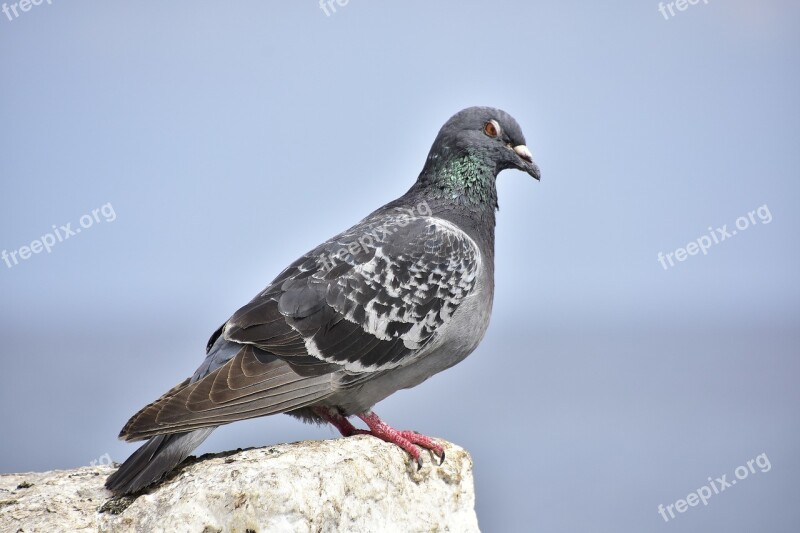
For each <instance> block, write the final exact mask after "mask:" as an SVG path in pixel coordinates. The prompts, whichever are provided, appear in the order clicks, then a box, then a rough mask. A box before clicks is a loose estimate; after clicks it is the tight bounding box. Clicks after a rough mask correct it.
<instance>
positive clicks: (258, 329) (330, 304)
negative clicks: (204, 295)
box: [222, 209, 481, 375]
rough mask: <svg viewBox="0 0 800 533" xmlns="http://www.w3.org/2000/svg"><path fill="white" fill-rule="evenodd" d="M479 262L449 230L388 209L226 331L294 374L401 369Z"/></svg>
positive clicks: (466, 241)
mask: <svg viewBox="0 0 800 533" xmlns="http://www.w3.org/2000/svg"><path fill="white" fill-rule="evenodd" d="M480 262H481V256H480V252H479V250H478V247H477V245H476V244H475V242H474V241H473V240H472V239H471V238H470V237H469V236H468V235H467V234H466V233H464V232H463V231H462V230H460V229H459V228H457V227H456V226H454V225H453V224H451V223H449V222H447V221H445V220H442V219H438V218H434V217H422V216H413V215H409V214H408V213H407V212H403V211H402V210H401V209H395V210H394V211H391V212H389V213H383V214H381V215H380V216H374V217H372V218H367V219H365V220H364V221H362V222H361V223H359V224H358V225H356V226H354V227H353V228H351V229H350V230H348V231H346V232H344V233H342V234H340V235H339V236H337V237H335V238H334V239H331V240H330V241H328V242H326V243H324V244H323V245H321V246H320V247H318V248H317V249H315V250H313V251H312V252H310V253H309V254H306V255H305V256H303V257H302V258H300V259H299V260H298V261H296V262H295V263H294V264H292V265H291V266H290V267H289V268H287V269H286V270H285V271H284V272H283V273H282V274H281V275H280V276H278V278H277V279H276V280H275V281H274V282H273V283H272V284H271V285H270V286H268V287H267V288H266V289H265V290H264V291H262V292H261V294H259V295H258V296H257V297H256V298H254V299H253V300H252V301H251V302H250V303H249V304H247V305H246V306H244V307H242V308H241V309H240V310H239V311H237V312H236V313H235V314H234V315H233V317H231V319H230V320H229V321H228V322H227V323H226V324H225V326H224V327H223V330H222V336H223V337H224V338H225V339H226V340H229V341H233V342H237V343H242V344H250V345H254V346H256V347H258V348H260V349H262V350H264V351H267V352H269V353H272V354H275V355H276V356H277V357H279V358H281V359H283V360H284V361H286V362H287V363H288V364H289V365H291V366H292V368H294V369H295V370H296V371H297V372H298V373H301V374H304V375H320V374H322V373H326V372H330V371H331V370H332V369H338V368H343V369H344V370H346V371H348V372H351V373H361V372H366V373H372V372H379V371H384V370H388V369H391V368H395V367H398V366H402V365H404V364H407V363H408V362H410V361H411V360H413V359H414V358H415V357H417V356H418V354H419V353H420V351H421V349H422V348H423V347H424V346H425V345H426V344H427V343H429V342H430V341H431V339H432V338H434V336H435V333H436V330H437V328H439V327H441V326H442V325H443V324H445V323H447V321H448V320H449V319H450V317H452V316H453V313H454V312H455V311H456V310H457V309H458V306H459V305H460V304H461V302H463V301H464V298H466V297H467V295H469V294H470V292H471V291H472V290H473V288H474V286H475V283H476V280H477V273H478V270H479V268H480Z"/></svg>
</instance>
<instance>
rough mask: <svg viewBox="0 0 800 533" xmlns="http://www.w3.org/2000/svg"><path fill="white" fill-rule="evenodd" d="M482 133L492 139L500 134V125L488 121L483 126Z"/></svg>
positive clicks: (493, 121) (494, 121)
mask: <svg viewBox="0 0 800 533" xmlns="http://www.w3.org/2000/svg"><path fill="white" fill-rule="evenodd" d="M483 133H485V134H486V135H488V136H489V137H491V138H492V139H494V138H495V137H497V136H498V135H499V134H500V124H498V123H497V121H496V120H490V121H489V122H487V123H486V124H484V125H483Z"/></svg>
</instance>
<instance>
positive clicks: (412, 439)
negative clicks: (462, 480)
mask: <svg viewBox="0 0 800 533" xmlns="http://www.w3.org/2000/svg"><path fill="white" fill-rule="evenodd" d="M314 412H316V413H317V414H318V415H319V416H321V417H322V418H324V419H325V420H327V421H328V422H330V423H331V424H333V425H334V426H335V427H336V429H338V430H339V433H341V434H342V435H344V436H345V437H349V436H351V435H372V436H373V437H378V438H379V439H381V440H384V441H386V442H391V443H392V444H396V445H397V446H399V447H400V448H402V449H404V450H405V451H406V452H408V454H409V455H410V456H411V457H413V458H414V460H415V461H416V462H417V464H418V465H419V466H420V467H421V466H422V458H421V457H420V449H419V447H420V446H421V447H423V448H426V449H428V450H430V451H431V452H432V453H433V454H434V455H436V456H437V457H438V458H439V459H440V462H439V464H442V463H443V462H444V448H443V447H442V445H440V444H438V443H437V442H436V441H434V440H433V439H432V438H430V437H427V436H425V435H420V434H419V433H416V432H414V431H400V430H397V429H394V428H393V427H392V426H390V425H389V424H387V423H386V422H384V421H383V420H381V419H380V417H379V416H378V415H376V414H375V413H373V412H372V411H367V412H366V413H361V414H359V415H357V416H358V418H360V419H361V420H363V421H364V423H366V424H367V427H369V430H365V429H358V428H356V427H355V426H353V424H351V423H350V421H349V420H347V418H345V417H343V416H342V415H340V414H339V413H337V412H336V411H335V410H333V409H326V408H324V407H317V408H315V409H314Z"/></svg>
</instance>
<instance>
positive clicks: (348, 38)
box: [0, 0, 800, 532]
mask: <svg viewBox="0 0 800 533" xmlns="http://www.w3.org/2000/svg"><path fill="white" fill-rule="evenodd" d="M11 13H12V16H11V19H9V16H7V15H4V14H3V13H2V12H0V72H1V73H2V74H1V75H2V79H3V83H2V84H0V124H2V128H0V146H2V152H0V153H2V157H0V178H2V184H3V194H2V195H0V251H2V250H6V251H7V252H8V253H11V252H16V253H17V256H16V257H17V258H18V260H17V264H13V261H11V260H9V261H10V262H11V266H9V265H8V263H6V262H5V260H2V259H0V294H2V307H0V309H1V310H0V313H2V316H0V324H2V325H0V335H2V339H3V346H4V349H3V351H2V354H3V355H2V364H3V371H2V372H0V405H2V408H1V410H0V428H2V435H3V437H2V439H0V441H1V442H2V444H0V446H2V451H3V453H2V454H0V472H15V471H26V470H46V469H53V468H69V467H77V466H81V465H87V464H89V463H90V461H92V460H94V459H97V458H98V457H100V456H102V455H103V454H105V453H108V454H109V455H110V456H111V457H112V458H113V459H114V460H116V461H121V460H123V459H125V458H126V457H127V455H128V454H129V453H131V452H132V451H133V450H134V446H133V445H126V444H124V443H121V442H119V441H117V440H116V435H117V433H118V431H119V429H120V428H121V426H122V425H123V423H124V422H125V421H126V420H127V418H128V417H129V416H130V415H131V414H133V413H134V412H135V411H136V410H137V409H139V408H140V407H141V406H143V405H144V404H146V403H148V402H149V401H151V400H153V399H154V398H156V397H157V396H159V395H160V394H161V393H163V392H164V391H166V390H167V389H168V388H170V387H171V386H173V385H174V384H176V383H178V382H179V381H180V380H182V379H183V378H184V377H186V376H188V375H189V374H191V373H192V372H193V371H194V369H195V368H196V366H197V365H198V364H199V363H200V362H201V360H202V357H203V349H204V347H205V342H206V340H207V338H208V336H209V335H210V334H211V332H213V331H214V330H215V329H216V328H217V327H218V326H219V324H221V323H222V322H223V321H224V320H226V319H227V318H228V317H229V316H230V315H231V314H232V313H233V312H234V311H235V310H236V309H237V308H238V307H239V306H241V305H243V304H244V303H246V302H247V301H248V300H249V299H250V298H251V297H252V296H253V295H255V294H256V292H257V291H259V290H260V289H261V288H263V286H265V285H266V284H267V283H268V282H269V281H270V280H271V279H272V278H273V277H274V276H275V275H276V274H277V273H278V272H279V271H280V270H281V269H282V268H283V267H284V266H286V265H287V264H288V263H290V262H291V261H292V260H294V259H295V258H296V257H297V256H299V255H300V254H301V253H303V252H305V251H307V250H308V249H310V248H312V247H313V246H314V245H316V244H317V243H318V242H320V241H322V240H324V239H326V238H328V237H330V236H331V235H333V234H335V233H337V232H339V231H341V230H342V229H345V228H347V227H349V226H350V225H351V224H352V223H354V222H356V221H357V220H359V219H360V218H361V217H363V216H364V215H365V214H367V213H369V212H370V211H371V210H373V209H374V208H375V207H378V206H379V205H382V204H383V203H385V202H387V201H389V200H392V199H393V198H395V197H396V196H398V195H400V194H402V193H403V192H405V190H407V188H408V187H409V186H410V185H411V183H413V181H414V179H415V178H416V176H417V174H418V173H419V171H420V169H421V168H422V164H423V162H424V158H425V156H426V154H427V151H428V149H429V147H430V144H431V142H432V141H433V139H434V137H435V135H436V132H437V131H438V128H439V127H440V126H441V124H442V123H444V121H445V120H446V119H447V118H449V117H450V116H451V115H452V114H453V113H455V112H456V111H458V110H460V109H462V108H464V107H467V106H470V105H491V106H495V107H500V108H503V109H505V110H506V111H508V112H509V113H511V114H512V115H513V116H514V117H515V118H516V119H517V120H518V122H519V123H520V125H521V126H522V129H523V131H524V132H525V135H526V137H527V141H528V146H529V147H530V148H531V151H532V152H533V155H534V159H535V160H536V161H537V163H538V164H539V166H540V167H541V169H542V181H541V182H540V183H537V182H535V181H534V180H531V179H530V178H529V177H528V176H526V175H525V174H522V173H515V172H512V171H507V172H505V173H503V174H502V175H501V176H500V178H499V180H498V189H499V194H500V207H501V209H500V213H499V214H498V227H497V251H496V260H497V271H496V288H497V292H496V296H495V304H494V305H495V309H494V315H493V318H492V324H491V326H490V328H489V332H488V333H487V336H486V338H485V341H484V343H483V344H482V345H481V346H480V347H479V348H478V350H477V351H476V352H475V353H474V354H473V355H472V356H470V357H469V358H468V359H467V360H466V361H464V362H463V363H461V364H459V365H458V366H456V367H454V368H452V369H450V370H448V371H447V372H444V373H442V374H440V375H438V376H436V377H434V378H432V379H431V380H429V381H428V382H426V383H425V384H423V385H421V386H420V387H417V388H416V389H413V390H409V391H403V392H400V393H398V394H396V395H394V396H392V397H391V398H389V399H387V400H385V401H384V402H382V403H381V404H379V405H378V406H377V407H376V411H377V412H378V413H380V414H381V415H382V416H383V417H384V418H385V419H386V420H387V421H389V422H391V423H392V424H393V425H395V426H397V427H409V428H413V429H417V430H419V431H421V432H424V433H428V434H432V435H437V436H441V437H443V438H447V439H448V440H451V441H454V442H456V443H458V444H460V445H462V446H464V447H465V448H467V449H468V450H469V451H470V452H471V453H472V455H473V457H474V459H475V475H476V486H477V495H478V514H479V520H480V522H481V525H482V527H483V528H484V529H485V530H487V531H530V530H537V531H539V530H541V531H576V530H592V531H655V530H657V528H661V527H664V528H665V530H666V529H669V530H670V531H673V532H678V531H705V530H708V529H710V528H726V529H727V530H730V531H751V530H754V529H756V528H758V529H761V530H765V531H766V530H769V531H774V532H781V531H787V532H788V531H794V527H796V523H797V521H798V519H800V514H798V513H800V511H798V510H797V506H796V505H794V503H793V502H794V499H793V496H794V495H796V479H797V477H798V475H800V459H798V457H797V453H796V452H797V449H798V445H799V444H800V435H799V434H798V429H797V428H798V427H800V426H799V425H798V422H800V416H798V409H797V407H798V400H800V393H798V388H797V385H796V381H797V380H796V378H797V375H798V371H800V362H798V356H799V355H800V354H799V353H798V346H800V343H798V341H800V328H799V327H798V326H800V307H799V306H798V296H800V283H798V281H797V279H798V278H797V272H798V267H799V266H800V254H799V253H798V252H800V250H799V249H798V236H799V234H800V213H798V210H797V209H796V205H797V200H798V193H799V192H800V189H799V188H798V178H800V176H799V175H798V168H800V150H798V146H800V101H799V100H798V98H797V95H798V94H800V76H798V72H799V71H800V69H798V67H800V46H798V45H800V34H798V32H797V28H798V22H800V6H799V5H798V4H796V3H794V2H789V1H779V0H766V1H763V2H754V1H745V0H731V1H728V2H721V1H719V0H710V1H709V2H708V3H705V2H704V1H700V2H699V3H697V4H695V5H688V4H687V7H686V9H685V10H683V11H679V10H677V8H675V16H673V17H670V18H669V19H665V18H664V16H663V15H662V14H661V13H660V12H659V9H658V3H657V2H641V1H640V2H633V1H622V2H615V3H610V2H588V1H587V2H571V3H545V2H527V3H523V2H495V3H491V4H490V3H487V2H437V3H435V4H433V5H432V4H431V3H424V2H418V1H407V2H394V3H387V4H377V3H374V2H373V3H370V2H363V1H362V0H350V1H349V2H347V3H346V5H344V6H338V7H337V10H336V12H335V13H334V12H330V13H329V14H328V15H326V14H325V12H324V11H323V10H322V9H320V6H319V4H318V3H316V2H313V1H310V0H309V1H304V2H293V3H288V2H286V3H273V4H269V5H267V4H264V3H258V2H253V1H245V2H238V3H236V4H235V5H231V4H220V3H209V2H191V3H190V2H188V1H178V2H170V3H169V4H163V3H156V2H141V3H136V4H134V3H125V2H119V1H106V2H82V3H79V4H76V3H67V2H60V1H58V0H53V1H52V2H51V3H50V4H48V3H47V2H46V1H45V2H44V3H42V4H40V5H38V6H32V7H31V8H30V9H29V10H28V11H26V12H22V11H18V13H19V16H17V17H13V12H11ZM104 206H106V207H105V213H108V214H109V215H110V213H111V212H112V211H113V213H114V216H113V217H111V216H105V215H104V211H103V207H104ZM107 206H111V207H107ZM764 206H766V207H764ZM759 208H761V213H763V214H765V213H766V212H767V211H768V212H769V214H770V217H769V219H770V221H769V223H764V221H765V219H766V217H762V218H759V216H758V209H759ZM93 210H97V211H96V213H93ZM750 212H756V214H755V215H753V218H750V219H749V222H748V223H747V227H746V228H745V229H740V230H738V231H737V233H736V234H735V235H732V234H731V236H730V237H728V238H726V239H725V240H724V241H722V242H719V243H718V244H713V245H712V246H710V247H708V249H707V253H706V254H702V253H698V252H697V251H696V253H695V254H694V255H688V253H687V254H686V256H683V254H681V256H682V257H684V260H683V261H677V260H675V262H674V266H671V267H669V268H667V269H665V268H664V267H663V266H662V263H660V262H659V259H658V254H659V253H662V254H667V253H672V254H673V257H676V255H675V254H678V253H679V252H677V250H678V249H680V248H683V249H687V248H688V245H689V243H692V242H698V239H701V238H702V237H704V236H709V235H718V234H719V233H718V231H717V230H718V229H722V228H723V227H724V226H726V227H727V232H728V233H730V232H731V231H732V230H735V229H736V223H737V221H740V217H745V218H747V217H748V213H750ZM85 216H88V217H89V218H84V217H85ZM112 218H113V220H112ZM739 223H740V225H744V223H742V222H741V221H740V222H739ZM66 225H70V229H71V230H72V231H75V230H76V229H78V228H80V229H81V232H80V233H77V232H75V234H74V235H71V236H70V237H69V238H67V239H64V240H61V241H59V240H58V239H56V243H55V244H53V245H52V246H51V250H50V252H49V253H48V252H47V250H45V249H42V250H40V251H39V253H33V252H32V251H31V252H29V253H30V255H29V257H28V258H27V259H22V258H21V257H22V255H28V253H25V254H23V252H24V250H21V248H23V247H28V248H31V246H32V243H33V242H34V241H42V240H43V238H44V236H45V235H46V234H53V233H55V232H61V234H62V238H63V237H64V235H65V234H66V231H62V226H66ZM54 226H55V227H54ZM709 228H710V229H709ZM44 240H46V238H44ZM9 257H10V256H9ZM334 436H335V433H334V431H333V430H330V429H327V428H316V427H312V426H305V425H302V424H300V423H298V422H296V421H295V420H293V419H290V418H288V417H272V418H270V419H259V420H255V421H248V422H242V423H237V424H234V425H231V426H228V427H225V428H221V429H220V430H218V431H217V432H215V433H214V434H213V435H212V437H211V438H209V440H208V441H207V442H206V443H205V444H204V445H203V446H202V447H201V448H200V449H199V450H198V452H199V453H203V452H208V451H222V450H226V449H231V448H236V447H244V446H261V445H268V444H271V443H275V442H289V441H294V440H300V439H306V438H331V437H334ZM761 453H766V454H767V456H768V457H769V459H770V460H771V464H772V468H771V469H770V470H769V471H768V472H763V473H762V472H759V473H757V474H753V475H752V476H750V477H748V478H747V480H746V481H745V480H743V481H741V482H740V484H739V485H737V486H736V487H734V488H732V489H731V490H729V491H726V492H723V493H721V494H719V495H716V496H714V498H712V499H711V500H710V501H709V503H708V505H707V506H702V505H701V506H698V507H691V508H689V509H688V510H686V511H685V512H684V513H681V514H678V515H677V516H676V517H675V518H674V519H671V520H670V521H669V523H667V524H665V522H664V520H663V519H662V517H661V516H660V515H659V513H658V511H657V506H658V505H659V504H663V505H667V504H670V503H674V502H675V501H676V500H678V499H680V498H685V497H686V495H687V494H688V493H689V492H691V491H694V490H696V489H698V488H700V486H701V485H703V484H704V483H707V478H708V477H717V476H720V475H722V474H725V473H727V474H728V477H729V478H730V477H731V476H732V475H733V472H734V470H735V468H736V467H738V466H739V465H742V464H745V463H746V461H747V460H750V459H752V458H754V457H756V456H758V455H759V454H761ZM661 524H664V525H663V526H662V525H661Z"/></svg>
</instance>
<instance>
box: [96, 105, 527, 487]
mask: <svg viewBox="0 0 800 533" xmlns="http://www.w3.org/2000/svg"><path fill="white" fill-rule="evenodd" d="M505 169H518V170H522V171H524V172H526V173H528V174H530V175H531V176H532V177H534V178H535V179H537V180H539V179H540V172H539V168H538V167H537V166H536V164H535V163H534V161H533V157H532V156H531V152H530V150H529V149H528V147H527V146H526V143H525V138H524V136H523V134H522V130H521V129H520V127H519V125H518V124H517V121H516V120H514V118H512V117H511V115H509V114H508V113H506V112H505V111H502V110H499V109H495V108H491V107H470V108H467V109H464V110H462V111H460V112H458V113H456V114H455V115H453V116H452V117H451V118H450V119H449V120H448V121H447V122H446V123H445V124H444V126H442V128H441V130H440V131H439V133H438V135H437V136H436V139H435V140H434V142H433V145H432V147H431V149H430V152H429V154H428V157H427V159H426V161H425V164H424V166H423V168H422V172H421V173H420V174H419V177H418V178H417V180H416V182H415V183H414V184H413V186H412V187H411V188H410V189H409V190H408V192H406V193H405V194H404V195H402V196H401V197H399V198H397V199H396V200H394V201H392V202H389V203H388V204H386V205H384V206H383V207H381V208H379V209H377V210H376V211H374V212H372V213H371V214H370V215H368V216H367V217H366V218H364V219H363V220H361V221H360V222H358V223H357V224H356V225H355V226H353V227H351V228H350V229H348V230H346V231H344V232H342V233H340V234H338V235H336V236H335V237H333V238H331V239H329V240H327V241H326V242H324V243H322V244H320V245H319V246H317V247H316V248H314V249H313V250H311V251H310V252H308V253H306V254H304V255H303V256H301V257H300V258H299V259H297V260H296V261H295V262H294V263H292V264H291V265H289V266H288V267H287V268H286V269H285V270H284V271H283V272H281V273H280V274H279V275H278V277H276V278H275V279H274V280H273V281H272V282H271V283H270V284H269V285H267V287H266V288H265V289H264V290H263V291H261V292H260V293H258V295H256V297H255V298H253V299H252V300H251V301H250V303H248V304H246V305H245V306H244V307H242V308H241V309H239V310H238V311H236V312H235V313H234V314H233V316H231V317H230V319H228V321H227V322H225V323H224V324H223V325H222V326H220V328H219V329H217V331H216V332H214V334H213V335H212V336H211V338H210V340H209V341H208V345H207V348H206V357H205V359H204V360H203V363H202V364H201V365H200V367H199V368H198V369H197V370H196V371H195V372H194V374H192V376H191V377H189V378H187V379H185V380H184V381H183V382H181V383H179V384H178V385H176V386H175V387H173V388H172V389H170V390H169V391H167V392H166V393H165V394H164V395H163V396H161V397H160V398H159V399H157V400H155V401H154V402H152V403H150V404H149V405H147V406H146V407H144V408H142V409H141V410H140V411H139V412H138V413H136V414H135V415H133V417H131V419H130V420H128V422H127V423H126V424H125V426H124V427H123V428H122V431H121V432H120V435H119V437H120V438H121V439H122V440H125V441H140V440H145V439H147V441H146V443H145V444H143V445H142V446H141V447H140V448H139V449H137V450H136V451H135V452H134V453H133V454H132V455H131V456H130V457H129V458H128V459H127V460H126V461H125V462H124V463H123V464H122V465H121V466H120V467H119V468H118V469H117V471H116V472H114V473H113V474H112V475H111V476H109V477H108V479H107V480H106V483H105V486H106V488H108V489H109V490H110V491H112V492H113V493H114V494H116V495H125V494H132V493H137V492H139V491H141V490H142V489H144V488H145V487H148V486H149V485H151V484H153V483H156V482H157V481H160V480H161V479H162V478H163V477H164V476H165V475H166V474H167V473H168V472H170V471H171V470H172V469H173V468H175V467H176V466H177V465H178V464H179V463H181V462H182V461H183V460H184V459H186V458H187V457H188V456H189V454H190V453H191V452H192V451H193V450H194V449H195V448H196V447H197V446H199V445H200V443H202V442H203V440H205V439H206V437H208V435H209V434H210V433H211V432H212V431H213V430H214V429H215V428H216V427H218V426H220V425H222V424H227V423H230V422H234V421H237V420H244V419H248V418H254V417H261V416H267V415H273V414H276V413H286V414H289V415H292V416H294V417H296V418H299V419H301V420H303V421H305V422H313V423H323V424H324V423H330V424H332V425H333V426H335V427H336V429H338V430H339V432H340V433H341V434H342V435H343V436H351V435H361V434H368V435H373V436H375V437H378V438H380V439H382V440H384V441H387V442H390V443H394V444H396V445H397V446H399V447H400V448H402V449H403V450H405V451H406V452H407V453H408V454H409V455H410V457H412V458H413V459H414V460H415V461H416V462H417V463H418V464H419V465H420V466H421V465H422V461H421V453H422V450H423V449H424V450H428V451H429V452H430V453H431V454H433V455H435V456H436V457H437V459H439V460H440V461H444V448H443V447H442V446H441V445H440V444H439V443H437V442H436V441H435V440H434V439H432V438H430V437H427V436H425V435H421V434H419V433H416V432H414V431H402V430H397V429H394V428H393V427H391V426H390V425H388V424H387V423H386V422H384V421H383V420H382V419H381V418H380V417H378V415H377V414H376V413H375V412H374V411H373V410H372V409H373V406H374V405H375V404H376V403H378V402H379V401H381V400H383V399H384V398H386V397H387V396H389V395H391V394H393V393H394V392H396V391H398V390H400V389H407V388H411V387H414V386H416V385H419V384H420V383H422V382H423V381H425V380H426V379H428V378H429V377H431V376H433V375H434V374H436V373H438V372H441V371H442V370H445V369H447V368H449V367H451V366H453V365H455V364H456V363H458V362H459V361H461V360H463V359H464V358H465V357H466V356H467V355H469V354H470V353H471V352H472V351H473V350H474V349H475V348H476V347H477V346H478V344H479V343H480V341H481V339H482V338H483V336H484V333H485V332H486V329H487V327H488V324H489V317H490V315H491V309H492V300H493V295H494V233H495V217H496V211H497V209H498V203H497V188H496V183H495V182H496V178H497V175H498V173H500V171H502V170H505ZM350 417H356V418H358V419H361V420H362V421H363V423H364V424H365V425H366V427H367V428H368V429H358V428H356V427H355V426H354V425H353V424H352V423H351V421H350Z"/></svg>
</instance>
